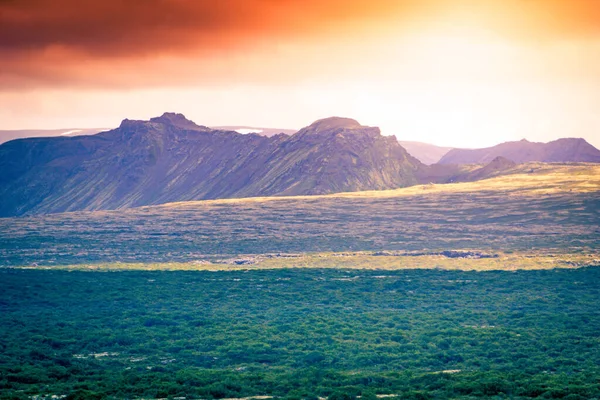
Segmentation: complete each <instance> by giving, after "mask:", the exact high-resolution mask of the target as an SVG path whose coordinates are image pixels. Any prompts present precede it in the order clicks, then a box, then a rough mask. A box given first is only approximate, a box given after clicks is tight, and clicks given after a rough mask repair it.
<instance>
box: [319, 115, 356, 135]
mask: <svg viewBox="0 0 600 400" xmlns="http://www.w3.org/2000/svg"><path fill="white" fill-rule="evenodd" d="M356 128H362V125H361V124H359V123H358V121H356V120H354V119H352V118H342V117H329V118H324V119H320V120H318V121H315V122H313V123H312V124H310V125H309V126H308V129H310V130H311V131H315V132H321V131H328V130H332V129H356Z"/></svg>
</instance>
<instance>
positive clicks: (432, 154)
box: [398, 140, 452, 165]
mask: <svg viewBox="0 0 600 400" xmlns="http://www.w3.org/2000/svg"><path fill="white" fill-rule="evenodd" d="M398 143H400V146H402V147H404V148H405V149H406V150H407V151H408V152H409V153H410V154H411V155H412V156H413V157H415V158H416V159H417V160H419V161H421V162H422V163H423V164H426V165H431V164H435V163H437V162H438V161H440V159H441V158H442V157H443V156H444V155H445V154H446V153H448V152H449V151H450V150H452V147H440V146H436V145H433V144H429V143H422V142H410V141H403V140H400V141H398Z"/></svg>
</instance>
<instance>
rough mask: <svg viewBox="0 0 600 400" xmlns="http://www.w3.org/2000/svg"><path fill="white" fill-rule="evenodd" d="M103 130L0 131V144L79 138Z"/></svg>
mask: <svg viewBox="0 0 600 400" xmlns="http://www.w3.org/2000/svg"><path fill="white" fill-rule="evenodd" d="M106 130H108V129H104V128H92V129H76V128H71V129H20V130H0V144H1V143H5V142H8V141H10V140H14V139H23V138H32V137H54V136H81V135H94V134H96V133H98V132H102V131H106Z"/></svg>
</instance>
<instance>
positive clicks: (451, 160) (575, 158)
mask: <svg viewBox="0 0 600 400" xmlns="http://www.w3.org/2000/svg"><path fill="white" fill-rule="evenodd" d="M496 157H504V158H507V159H509V160H511V161H514V162H516V163H525V162H531V161H540V162H600V150H598V149H596V148H595V147H594V146H592V145H591V144H589V143H588V142H586V141H585V140H584V139H577V138H565V139H558V140H555V141H552V142H548V143H536V142H529V141H527V140H521V141H518V142H506V143H501V144H499V145H496V146H493V147H488V148H483V149H473V150H469V149H452V150H450V151H449V152H448V153H447V154H446V155H444V156H443V157H442V159H441V160H440V161H439V163H440V164H479V163H489V162H491V161H492V160H493V159H494V158H496Z"/></svg>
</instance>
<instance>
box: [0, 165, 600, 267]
mask: <svg viewBox="0 0 600 400" xmlns="http://www.w3.org/2000/svg"><path fill="white" fill-rule="evenodd" d="M599 227H600V166H597V165H592V164H526V165H522V166H518V167H515V169H514V171H512V173H511V174H509V175H503V176H498V177H495V178H491V179H487V180H483V181H478V182H471V183H454V184H443V185H442V184H428V185H421V186H415V187H410V188H403V189H397V190H386V191H371V192H356V193H341V194H336V195H327V196H305V197H278V198H251V199H229V200H213V201H201V202H197V201H194V202H184V203H170V204H165V205H157V206H152V207H141V208H135V209H124V210H115V211H96V212H76V213H64V214H54V215H44V216H31V217H21V218H4V219H0V266H5V267H31V266H39V267H52V268H55V267H60V268H75V267H76V266H80V268H90V266H91V267H97V268H100V269H123V268H126V269H139V268H141V269H203V270H210V269H215V270H217V269H218V270H222V269H236V268H238V269H239V268H297V267H319V268H335V267H339V268H368V269H404V268H442V269H466V270H470V269H475V270H488V269H509V270H510V269H539V268H554V267H573V266H579V265H593V264H594V259H598V255H597V254H598V249H599V248H600V228H599ZM461 249H471V250H474V251H479V252H487V253H491V254H497V255H498V257H497V258H483V259H469V258H458V259H452V258H447V257H441V256H437V255H435V253H439V252H440V251H445V250H461ZM380 251H393V252H396V253H395V255H394V256H390V257H388V256H385V255H379V256H373V255H372V253H373V252H380ZM398 252H400V253H402V252H405V253H414V252H417V253H419V252H421V253H424V254H423V255H421V256H414V254H405V255H402V254H401V255H400V256H399V255H398ZM290 253H292V254H296V255H299V256H300V257H273V256H269V254H284V255H285V254H290ZM341 253H343V254H341ZM244 257H250V258H252V262H251V263H241V265H238V264H236V263H235V262H233V261H232V260H235V259H238V258H244ZM227 260H229V262H228V261H227ZM77 268H79V267H77Z"/></svg>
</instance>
